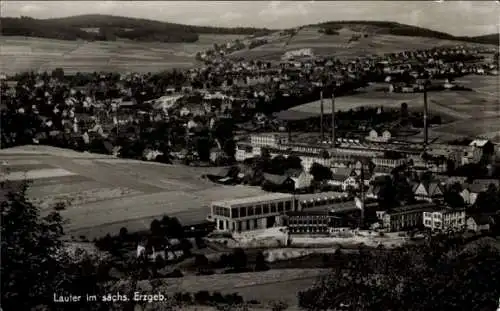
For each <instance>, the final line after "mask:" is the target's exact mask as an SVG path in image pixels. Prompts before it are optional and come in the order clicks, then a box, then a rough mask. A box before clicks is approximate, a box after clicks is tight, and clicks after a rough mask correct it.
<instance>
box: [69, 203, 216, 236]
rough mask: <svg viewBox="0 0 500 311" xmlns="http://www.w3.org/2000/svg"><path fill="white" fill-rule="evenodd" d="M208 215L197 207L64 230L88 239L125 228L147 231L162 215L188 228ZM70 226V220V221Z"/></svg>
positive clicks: (203, 209) (113, 233)
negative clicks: (173, 218) (174, 218)
mask: <svg viewBox="0 0 500 311" xmlns="http://www.w3.org/2000/svg"><path fill="white" fill-rule="evenodd" d="M207 214H208V209H207V208H206V207H199V208H196V209H193V210H186V211H181V212H176V213H168V212H167V211H164V212H163V213H161V214H158V215H154V216H147V217H140V218H135V219H125V220H119V221H113V222H108V223H105V224H94V225H92V226H88V227H83V226H78V227H76V226H74V227H73V228H71V227H69V228H68V226H67V227H66V228H65V232H66V235H67V236H75V237H76V236H80V235H84V236H86V237H87V238H89V239H94V238H99V237H103V236H105V235H106V234H108V233H109V234H112V235H116V234H118V232H120V228H122V227H125V228H127V230H128V231H129V232H138V231H144V230H149V226H150V224H151V222H152V221H153V220H154V219H159V218H161V217H163V215H168V216H170V217H176V218H177V219H179V221H180V222H181V223H182V224H183V225H185V226H189V225H191V224H197V223H200V222H203V221H206V216H207ZM70 224H71V220H70Z"/></svg>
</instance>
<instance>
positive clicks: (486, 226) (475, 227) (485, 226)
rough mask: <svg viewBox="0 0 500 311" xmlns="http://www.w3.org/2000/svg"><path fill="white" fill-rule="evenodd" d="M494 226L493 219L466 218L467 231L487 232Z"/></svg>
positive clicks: (481, 217)
mask: <svg viewBox="0 0 500 311" xmlns="http://www.w3.org/2000/svg"><path fill="white" fill-rule="evenodd" d="M494 224H495V221H494V219H493V217H491V216H487V215H472V216H469V217H467V221H466V226H467V230H469V231H474V232H481V231H489V230H491V227H492V226H493V225H494Z"/></svg>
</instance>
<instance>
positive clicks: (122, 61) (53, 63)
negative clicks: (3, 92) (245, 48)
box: [0, 34, 244, 74]
mask: <svg viewBox="0 0 500 311" xmlns="http://www.w3.org/2000/svg"><path fill="white" fill-rule="evenodd" d="M243 38H244V36H239V35H217V34H214V35H212V34H207V35H204V34H203V35H200V39H199V40H198V42H195V43H162V42H134V41H126V40H123V41H114V42H86V41H81V40H79V41H61V40H50V39H42V38H25V37H0V46H1V48H0V55H2V60H3V61H2V66H1V69H0V70H1V71H2V72H5V73H9V74H10V73H16V72H20V71H28V70H35V71H36V70H41V71H44V70H52V69H54V68H56V67H62V68H63V69H64V70H65V71H67V72H69V73H73V72H77V71H99V70H112V71H117V72H126V71H139V72H144V71H151V72H155V71H160V70H164V69H168V68H172V67H182V68H187V67H192V66H194V65H196V61H195V59H194V57H195V55H196V53H197V52H201V51H204V50H206V49H208V48H212V47H213V44H214V43H217V44H224V43H227V42H230V41H233V40H235V39H243ZM151 61H153V62H154V63H149V62H151Z"/></svg>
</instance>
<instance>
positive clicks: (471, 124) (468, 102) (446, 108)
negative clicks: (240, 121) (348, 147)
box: [287, 75, 500, 141]
mask: <svg viewBox="0 0 500 311" xmlns="http://www.w3.org/2000/svg"><path fill="white" fill-rule="evenodd" d="M455 82H456V83H457V84H458V85H463V86H465V87H469V88H472V89H473V91H451V90H450V91H439V92H438V91H435V92H429V93H428V103H429V115H430V116H433V115H440V116H442V117H446V119H447V120H450V121H452V122H451V123H448V124H445V125H442V126H439V127H436V128H433V129H432V132H435V135H436V137H438V136H443V137H444V136H447V137H454V138H456V137H457V136H470V137H486V138H491V139H494V140H496V141H500V104H499V101H498V99H499V98H500V93H499V91H498V88H499V84H500V83H499V81H498V76H478V75H469V76H465V77H463V78H460V79H457V80H456V81H455ZM403 102H405V103H407V104H408V107H409V109H410V110H413V111H422V110H423V102H424V100H423V94H421V93H416V94H401V93H383V92H373V91H369V92H366V91H363V90H361V91H360V92H359V93H358V94H354V95H349V96H342V97H338V98H336V99H335V110H336V111H346V110H349V109H357V108H359V107H379V106H382V107H386V108H399V107H401V104H402V103H403ZM320 111H321V104H320V101H319V100H317V101H314V102H310V103H306V104H303V105H300V106H296V107H293V108H290V109H289V110H288V112H287V113H288V114H290V113H292V114H293V113H296V114H298V115H300V114H305V115H320ZM324 112H325V113H326V114H330V113H331V100H330V99H325V100H324ZM445 134H446V135H445Z"/></svg>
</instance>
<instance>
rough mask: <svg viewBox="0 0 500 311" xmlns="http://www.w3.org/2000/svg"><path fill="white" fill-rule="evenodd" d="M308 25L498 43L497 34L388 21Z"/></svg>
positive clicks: (326, 29) (328, 31) (328, 29)
mask: <svg viewBox="0 0 500 311" xmlns="http://www.w3.org/2000/svg"><path fill="white" fill-rule="evenodd" d="M310 26H319V27H321V28H322V32H324V33H326V34H336V33H337V31H338V30H340V29H342V28H349V29H351V30H353V31H359V32H367V33H377V34H388V35H395V36H411V37H423V38H436V39H442V40H457V41H465V42H473V43H482V44H495V45H498V44H499V36H498V34H490V35H484V36H477V37H467V36H460V37H459V36H454V35H451V34H448V33H445V32H440V31H435V30H431V29H427V28H423V27H417V26H412V25H406V24H401V23H397V22H389V21H331V22H325V23H321V24H316V25H310Z"/></svg>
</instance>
